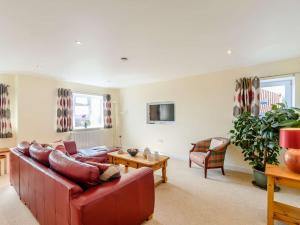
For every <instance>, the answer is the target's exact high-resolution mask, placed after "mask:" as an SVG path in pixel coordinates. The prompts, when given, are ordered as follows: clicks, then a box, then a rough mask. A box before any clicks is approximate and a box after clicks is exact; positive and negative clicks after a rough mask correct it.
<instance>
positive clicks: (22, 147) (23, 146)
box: [16, 141, 30, 156]
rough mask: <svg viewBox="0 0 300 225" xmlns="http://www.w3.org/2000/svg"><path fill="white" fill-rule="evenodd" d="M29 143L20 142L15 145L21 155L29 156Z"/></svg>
mask: <svg viewBox="0 0 300 225" xmlns="http://www.w3.org/2000/svg"><path fill="white" fill-rule="evenodd" d="M29 148H30V143H29V142H28V141H22V142H21V143H19V144H18V145H17V148H16V149H17V150H18V151H19V152H21V153H23V154H24V155H26V156H30V154H29Z"/></svg>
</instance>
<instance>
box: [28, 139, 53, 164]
mask: <svg viewBox="0 0 300 225" xmlns="http://www.w3.org/2000/svg"><path fill="white" fill-rule="evenodd" d="M52 151H53V148H50V147H43V146H42V145H40V144H38V143H33V144H32V145H31V146H30V148H29V153H30V157H31V158H33V159H35V160H36V161H38V162H40V163H42V164H43V165H45V166H49V165H50V164H49V155H50V153H51V152H52Z"/></svg>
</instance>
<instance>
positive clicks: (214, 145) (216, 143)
mask: <svg viewBox="0 0 300 225" xmlns="http://www.w3.org/2000/svg"><path fill="white" fill-rule="evenodd" d="M222 144H223V141H221V140H218V139H215V138H213V139H211V142H210V146H209V149H215V148H217V147H219V146H220V145H222Z"/></svg>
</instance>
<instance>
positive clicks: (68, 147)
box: [64, 141, 77, 155]
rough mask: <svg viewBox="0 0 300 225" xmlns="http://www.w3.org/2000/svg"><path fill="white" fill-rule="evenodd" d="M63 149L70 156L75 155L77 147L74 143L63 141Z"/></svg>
mask: <svg viewBox="0 0 300 225" xmlns="http://www.w3.org/2000/svg"><path fill="white" fill-rule="evenodd" d="M64 145H65V148H66V150H67V152H68V153H69V154H70V155H74V154H76V153H77V146H76V142H75V141H64Z"/></svg>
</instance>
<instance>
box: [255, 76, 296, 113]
mask: <svg viewBox="0 0 300 225" xmlns="http://www.w3.org/2000/svg"><path fill="white" fill-rule="evenodd" d="M277 103H286V104H287V105H288V106H289V107H291V106H292V103H293V78H291V77H288V78H285V79H283V78H281V79H270V80H262V81H261V94H260V114H264V113H266V112H268V111H270V110H271V109H272V105H273V104H277Z"/></svg>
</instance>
